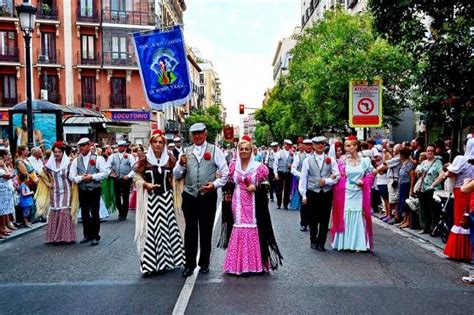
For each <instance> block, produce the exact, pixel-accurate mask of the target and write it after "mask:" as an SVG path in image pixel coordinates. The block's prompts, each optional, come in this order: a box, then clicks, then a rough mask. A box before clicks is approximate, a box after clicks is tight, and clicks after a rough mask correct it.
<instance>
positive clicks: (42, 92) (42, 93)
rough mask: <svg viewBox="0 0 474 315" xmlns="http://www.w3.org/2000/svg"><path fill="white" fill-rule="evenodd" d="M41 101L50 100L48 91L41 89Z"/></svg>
mask: <svg viewBox="0 0 474 315" xmlns="http://www.w3.org/2000/svg"><path fill="white" fill-rule="evenodd" d="M41 99H42V100H45V101H47V100H48V90H44V89H41Z"/></svg>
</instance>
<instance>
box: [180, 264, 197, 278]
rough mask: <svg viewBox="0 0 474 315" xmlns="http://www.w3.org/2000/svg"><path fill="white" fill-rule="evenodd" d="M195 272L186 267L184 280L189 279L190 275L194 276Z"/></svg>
mask: <svg viewBox="0 0 474 315" xmlns="http://www.w3.org/2000/svg"><path fill="white" fill-rule="evenodd" d="M193 271H194V268H188V267H186V268H184V271H183V273H182V275H183V277H184V278H187V277H189V276H190V275H192V274H193Z"/></svg>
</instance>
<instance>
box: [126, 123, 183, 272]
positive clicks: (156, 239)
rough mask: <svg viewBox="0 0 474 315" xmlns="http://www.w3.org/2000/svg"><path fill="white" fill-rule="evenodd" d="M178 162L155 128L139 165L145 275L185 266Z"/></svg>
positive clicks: (138, 234)
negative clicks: (176, 188)
mask: <svg viewBox="0 0 474 315" xmlns="http://www.w3.org/2000/svg"><path fill="white" fill-rule="evenodd" d="M175 163H176V159H175V157H174V156H173V154H169V153H168V152H167V150H166V139H165V137H164V135H163V133H162V132H161V130H155V131H154V132H153V134H152V136H151V138H150V145H149V148H148V152H147V155H146V157H145V158H143V159H141V160H140V161H138V162H137V164H136V166H135V173H136V174H135V177H134V181H135V186H136V189H137V212H136V218H135V242H136V243H137V251H138V254H139V255H140V270H141V272H142V273H143V274H144V276H150V275H154V274H160V273H163V272H166V271H167V270H170V269H174V268H175V267H177V266H183V265H184V246H183V240H182V238H181V235H180V233H179V229H178V224H177V222H176V217H175V213H174V206H173V191H172V177H171V176H172V169H173V167H174V165H175Z"/></svg>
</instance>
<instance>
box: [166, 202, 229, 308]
mask: <svg viewBox="0 0 474 315" xmlns="http://www.w3.org/2000/svg"><path fill="white" fill-rule="evenodd" d="M218 204H219V207H217V211H216V217H215V219H214V226H213V228H212V233H214V230H215V229H216V226H217V222H218V220H219V218H220V216H221V211H222V203H221V202H220V198H218ZM200 253H201V251H200V249H199V250H198V253H197V258H196V260H199V254H200ZM198 274H199V268H196V269H194V273H193V275H192V276H190V277H187V278H186V281H185V282H184V285H183V288H182V289H181V293H180V294H179V297H178V300H177V301H176V304H175V306H174V309H173V313H172V314H173V315H182V314H184V312H185V311H186V307H187V306H188V303H189V298H190V297H191V293H193V289H194V285H195V284H196V279H197V276H198Z"/></svg>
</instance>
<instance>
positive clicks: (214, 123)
mask: <svg viewBox="0 0 474 315" xmlns="http://www.w3.org/2000/svg"><path fill="white" fill-rule="evenodd" d="M199 122H201V123H204V124H205V125H206V129H207V134H208V135H207V140H208V141H209V142H214V141H215V140H216V138H217V135H218V134H219V133H221V132H222V129H223V128H224V121H223V120H222V116H221V109H220V106H219V105H212V106H210V107H208V108H207V109H205V108H200V109H198V110H196V111H193V112H191V114H190V115H189V117H188V118H187V119H186V121H185V126H186V129H187V130H189V127H191V125H193V124H195V123H199Z"/></svg>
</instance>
